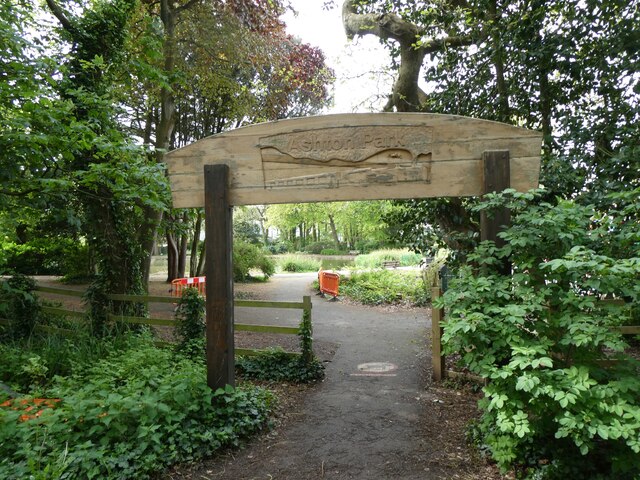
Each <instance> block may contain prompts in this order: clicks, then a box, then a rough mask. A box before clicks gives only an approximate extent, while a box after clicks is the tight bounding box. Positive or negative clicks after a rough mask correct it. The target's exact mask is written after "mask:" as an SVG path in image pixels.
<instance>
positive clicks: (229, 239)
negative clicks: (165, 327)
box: [204, 164, 235, 390]
mask: <svg viewBox="0 0 640 480" xmlns="http://www.w3.org/2000/svg"><path fill="white" fill-rule="evenodd" d="M228 185H229V167H228V166H227V165H224V164H221V165H205V166H204V187H205V188H204V194H205V206H204V207H205V222H206V223H205V232H206V242H207V249H206V270H205V271H206V276H207V326H206V336H207V385H209V387H210V388H211V389H213V390H216V389H218V388H224V387H225V386H227V385H231V386H232V387H234V386H235V372H234V370H235V359H234V355H235V352H234V341H233V265H232V248H233V225H232V210H231V205H230V203H229V195H228V190H229V187H228Z"/></svg>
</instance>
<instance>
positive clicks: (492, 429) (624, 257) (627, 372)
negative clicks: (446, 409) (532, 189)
mask: <svg viewBox="0 0 640 480" xmlns="http://www.w3.org/2000/svg"><path fill="white" fill-rule="evenodd" d="M499 205H508V206H509V207H511V210H512V222H513V224H512V226H511V227H510V228H509V229H507V230H506V231H505V232H504V233H502V234H501V236H502V238H504V239H505V240H506V242H507V243H506V245H505V246H504V247H501V248H497V247H496V246H495V245H494V244H493V243H490V242H483V243H482V244H481V245H480V246H479V247H478V248H477V249H475V251H474V252H473V253H472V254H471V255H470V256H469V260H470V261H471V262H473V265H474V266H473V267H471V266H467V267H463V268H462V269H461V270H460V272H459V275H458V278H457V279H454V280H453V281H452V282H451V283H450V287H449V289H448V291H447V292H446V293H445V294H444V297H442V300H441V302H440V303H439V305H441V306H445V307H447V309H448V313H447V322H445V324H444V337H443V341H444V342H445V352H446V353H449V354H451V353H454V352H457V353H459V354H460V355H461V357H462V360H463V362H464V364H465V365H466V366H467V368H469V369H470V370H471V371H472V372H473V373H475V374H478V375H481V376H482V377H484V378H487V379H488V380H489V381H490V383H488V385H487V386H486V387H485V388H484V395H485V397H484V399H483V400H482V402H481V403H480V405H481V408H482V409H483V418H482V420H481V422H480V424H479V425H478V427H477V428H478V430H479V433H480V434H479V437H480V439H481V440H480V441H481V443H483V444H484V445H485V446H486V448H487V449H488V450H489V451H490V452H491V455H492V456H493V458H494V459H495V460H496V461H497V462H498V464H499V465H500V466H501V467H503V468H508V467H511V466H515V467H516V468H518V469H519V471H521V472H522V473H523V474H525V473H527V474H529V475H531V476H533V475H542V477H541V478H567V477H569V478H576V477H577V476H579V477H580V478H616V479H618V478H620V479H631V478H636V477H635V475H636V474H637V472H638V471H640V455H639V453H640V441H639V440H638V439H639V438H640V403H639V401H638V399H639V398H640V380H638V369H639V368H640V365H639V364H638V362H637V361H636V360H633V359H632V358H631V357H629V356H628V355H627V354H625V353H624V350H625V348H626V347H627V345H626V343H625V342H624V339H623V337H622V335H621V334H619V333H617V332H616V331H615V330H614V328H615V327H617V326H620V325H622V324H625V322H630V321H631V315H630V308H633V309H637V308H638V306H639V304H640V243H638V242H637V240H638V230H637V223H636V222H637V219H638V218H640V215H639V213H640V209H638V208H637V202H636V203H635V204H633V203H632V205H635V207H629V206H627V207H624V208H625V213H624V215H623V213H622V212H620V211H612V210H610V211H608V212H607V213H606V214H603V213H601V212H598V211H597V210H595V209H594V208H593V207H589V206H586V207H585V206H580V205H578V204H576V203H573V202H569V201H558V202H557V203H555V204H551V203H545V202H540V201H539V198H537V197H535V196H534V195H532V194H517V193H513V192H511V193H510V194H507V195H502V194H500V195H491V196H489V198H488V200H487V201H486V202H483V203H481V204H480V205H479V207H478V209H485V210H488V211H491V209H493V208H494V207H497V206H499ZM631 239H634V240H633V242H631V243H630V242H629V240H631ZM504 260H508V261H509V262H510V263H511V265H512V275H502V274H500V273H499V272H500V267H501V265H502V263H503V261H504ZM607 299H609V300H610V299H624V300H625V301H626V305H621V304H620V303H618V302H612V301H607ZM606 357H609V358H610V359H615V360H616V362H615V363H614V364H613V365H604V364H603V363H602V362H601V360H602V359H603V358H606ZM540 465H547V466H546V467H545V468H544V469H543V471H537V470H538V467H539V466H540ZM536 471H537V472H536Z"/></svg>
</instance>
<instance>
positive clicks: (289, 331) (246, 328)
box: [0, 285, 311, 355]
mask: <svg viewBox="0 0 640 480" xmlns="http://www.w3.org/2000/svg"><path fill="white" fill-rule="evenodd" d="M36 291H39V292H43V293H50V294H54V295H61V296H70V297H82V296H83V295H84V292H83V291H80V290H74V289H69V288H57V287H47V286H42V285H38V286H36ZM107 298H108V299H109V300H113V301H120V302H136V303H172V304H175V303H177V302H178V301H179V299H178V298H176V297H166V296H160V295H123V294H111V295H108V296H107ZM233 303H234V306H235V307H247V308H275V309H280V308H284V309H298V310H302V311H303V315H304V314H305V313H306V312H308V315H309V318H310V316H311V297H309V296H304V297H303V298H302V302H275V301H263V300H234V302H233ZM42 311H43V312H44V313H48V314H51V315H60V316H65V317H68V318H69V319H70V320H72V321H80V320H81V319H82V318H83V317H85V316H86V314H87V312H85V311H82V310H70V309H66V308H60V307H51V306H43V307H42ZM107 318H108V320H109V321H118V322H124V323H131V324H138V325H153V326H169V327H172V326H175V324H176V319H175V318H148V317H136V316H128V315H116V314H109V315H108V317H107ZM9 324H10V322H9V320H7V319H3V318H0V325H9ZM37 328H38V329H39V330H41V331H44V332H50V333H62V334H68V333H72V332H73V331H72V330H69V329H65V328H59V327H54V326H50V325H38V327H37ZM234 328H235V330H236V331H243V332H258V333H275V334H284V335H297V334H298V333H299V331H300V328H299V327H287V326H280V325H254V324H243V323H235V324H234ZM235 351H236V353H237V354H238V355H258V354H260V353H262V352H263V351H264V350H261V349H247V348H236V349H235ZM288 353H290V354H294V355H298V352H288Z"/></svg>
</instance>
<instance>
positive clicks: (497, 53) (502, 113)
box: [489, 0, 510, 122]
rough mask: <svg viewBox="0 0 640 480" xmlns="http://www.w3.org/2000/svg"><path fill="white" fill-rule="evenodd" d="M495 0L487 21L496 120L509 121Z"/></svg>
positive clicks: (507, 94) (507, 96)
mask: <svg viewBox="0 0 640 480" xmlns="http://www.w3.org/2000/svg"><path fill="white" fill-rule="evenodd" d="M497 9H498V6H497V1H496V0H493V1H492V2H490V4H489V21H490V22H491V26H492V29H491V42H492V46H493V52H492V53H493V55H492V56H493V66H494V67H495V69H496V90H497V93H498V120H499V121H501V122H508V121H509V113H510V112H509V90H508V88H507V82H506V81H505V78H504V61H503V51H504V49H503V48H502V42H501V40H500V36H499V35H500V26H499V25H498V24H497V21H498V20H497V19H498V18H499V15H498V14H497Z"/></svg>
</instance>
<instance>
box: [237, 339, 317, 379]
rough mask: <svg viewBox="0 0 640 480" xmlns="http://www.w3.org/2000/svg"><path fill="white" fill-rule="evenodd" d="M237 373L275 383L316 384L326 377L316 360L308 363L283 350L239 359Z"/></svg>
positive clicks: (276, 349) (279, 349) (271, 350)
mask: <svg viewBox="0 0 640 480" xmlns="http://www.w3.org/2000/svg"><path fill="white" fill-rule="evenodd" d="M236 370H237V372H238V373H239V374H240V375H242V376H243V377H246V378H254V379H258V380H267V381H275V382H296V383H307V382H314V381H316V380H319V379H321V378H322V377H323V376H324V365H322V363H321V362H319V361H318V360H317V359H316V358H313V359H312V361H310V362H307V361H305V360H304V359H303V357H302V356H300V355H291V354H290V353H287V352H285V351H284V350H282V349H281V348H269V349H267V350H265V351H264V352H261V353H260V354H258V355H251V356H245V357H239V358H238V359H237V361H236Z"/></svg>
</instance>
